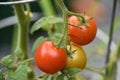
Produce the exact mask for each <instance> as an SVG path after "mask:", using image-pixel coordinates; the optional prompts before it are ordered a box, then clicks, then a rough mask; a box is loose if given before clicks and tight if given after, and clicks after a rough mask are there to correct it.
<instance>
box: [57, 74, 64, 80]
mask: <svg viewBox="0 0 120 80" xmlns="http://www.w3.org/2000/svg"><path fill="white" fill-rule="evenodd" d="M64 77H65V76H64V75H63V74H60V75H58V76H57V78H56V80H64Z"/></svg>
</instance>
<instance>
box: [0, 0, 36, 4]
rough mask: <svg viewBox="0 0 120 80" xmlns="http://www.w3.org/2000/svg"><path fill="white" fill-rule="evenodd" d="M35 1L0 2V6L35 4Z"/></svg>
mask: <svg viewBox="0 0 120 80" xmlns="http://www.w3.org/2000/svg"><path fill="white" fill-rule="evenodd" d="M35 1H37V0H24V1H12V2H0V5H17V4H23V3H30V2H35Z"/></svg>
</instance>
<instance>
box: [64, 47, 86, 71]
mask: <svg viewBox="0 0 120 80" xmlns="http://www.w3.org/2000/svg"><path fill="white" fill-rule="evenodd" d="M67 50H70V45H69V46H67ZM74 50H76V51H75V52H74V53H72V55H71V57H70V56H68V58H67V62H66V66H65V68H66V69H67V70H68V69H70V68H80V69H81V70H82V69H83V68H84V67H85V66H86V63H87V56H86V53H85V51H84V50H83V49H82V48H81V47H79V46H76V45H71V51H74Z"/></svg>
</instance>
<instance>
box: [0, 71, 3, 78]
mask: <svg viewBox="0 0 120 80" xmlns="http://www.w3.org/2000/svg"><path fill="white" fill-rule="evenodd" d="M2 76H3V74H2V70H0V80H2Z"/></svg>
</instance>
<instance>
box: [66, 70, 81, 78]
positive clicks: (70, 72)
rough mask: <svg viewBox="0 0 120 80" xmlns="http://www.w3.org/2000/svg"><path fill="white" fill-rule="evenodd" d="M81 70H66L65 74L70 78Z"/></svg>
mask: <svg viewBox="0 0 120 80" xmlns="http://www.w3.org/2000/svg"><path fill="white" fill-rule="evenodd" d="M80 71H81V70H80V69H78V68H71V69H69V70H67V73H68V74H69V75H70V76H73V75H76V74H77V73H79V72H80Z"/></svg>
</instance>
